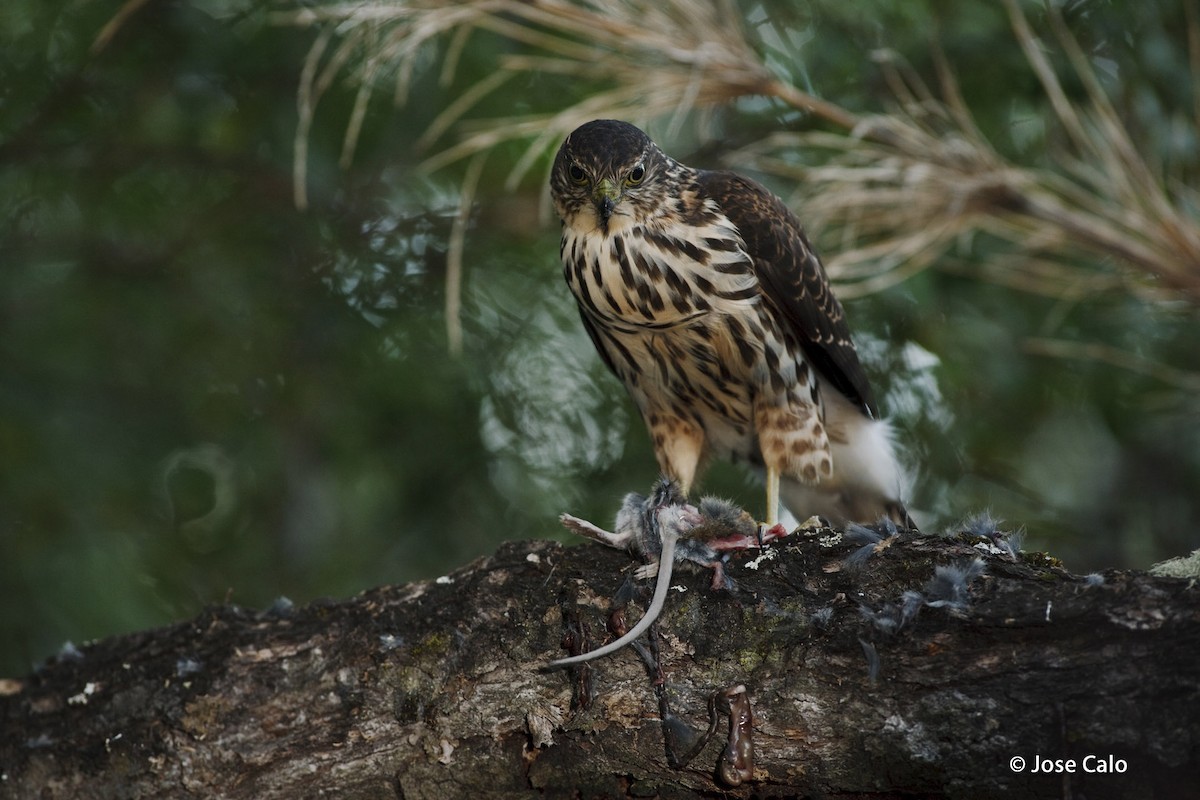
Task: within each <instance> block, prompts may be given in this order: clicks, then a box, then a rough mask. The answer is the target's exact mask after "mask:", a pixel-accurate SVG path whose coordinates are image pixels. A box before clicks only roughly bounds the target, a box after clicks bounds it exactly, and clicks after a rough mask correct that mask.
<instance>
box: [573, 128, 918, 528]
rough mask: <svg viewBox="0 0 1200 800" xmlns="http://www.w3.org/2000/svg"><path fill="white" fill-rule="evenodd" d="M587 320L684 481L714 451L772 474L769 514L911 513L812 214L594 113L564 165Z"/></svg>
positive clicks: (871, 516)
mask: <svg viewBox="0 0 1200 800" xmlns="http://www.w3.org/2000/svg"><path fill="white" fill-rule="evenodd" d="M550 189H551V193H552V194H553V198H554V205H555V208H556V210H557V211H558V215H559V217H560V218H561V219H562V242H561V245H560V251H559V252H560V256H561V258H562V264H563V273H564V275H565V277H566V280H567V284H568V285H569V286H570V288H571V291H572V292H573V293H574V295H575V299H576V300H577V301H578V304H579V312H580V316H581V317H582V318H583V325H584V327H585V328H586V329H587V332H588V334H589V335H590V336H591V339H592V342H593V343H594V344H595V346H596V350H597V351H599V353H600V356H601V358H603V359H604V363H605V364H607V365H608V367H609V368H610V369H611V370H612V371H613V372H614V373H615V374H616V375H617V377H618V378H620V379H621V381H622V382H623V383H624V384H625V388H626V389H627V390H628V391H629V394H630V395H631V396H632V397H633V400H634V402H635V403H636V405H637V407H638V410H639V411H640V412H641V415H642V418H643V420H644V421H645V423H646V427H647V428H648V429H649V432H650V436H651V438H652V441H653V444H654V452H655V455H656V456H657V458H658V462H659V466H660V467H661V469H662V471H663V472H664V473H665V474H666V475H667V476H669V477H671V478H674V479H675V480H677V481H678V482H679V484H680V486H681V487H682V488H683V490H684V492H687V491H688V490H689V488H690V487H691V485H692V483H693V481H694V480H695V479H696V477H697V472H698V471H699V470H700V469H701V468H702V467H703V465H704V464H705V463H706V461H707V460H709V459H711V458H721V459H729V460H732V461H735V462H740V463H748V464H751V465H754V466H757V467H760V468H761V469H763V470H764V471H765V473H766V493H767V498H766V521H767V523H768V524H774V523H775V522H776V521H777V519H778V513H779V503H780V500H781V497H782V501H783V503H784V504H785V505H786V506H787V507H788V508H789V509H790V510H791V511H792V513H793V514H795V515H796V516H797V517H799V518H800V519H805V518H807V517H808V516H809V515H812V514H819V515H821V516H824V517H827V518H829V519H832V520H834V521H836V522H839V523H845V522H848V521H859V522H874V521H875V520H876V519H878V518H879V517H880V516H882V515H887V516H889V517H892V518H894V519H896V520H897V521H899V522H904V523H908V522H909V520H908V516H907V514H906V512H905V511H904V506H903V504H902V503H901V501H900V490H901V482H902V481H901V470H900V467H899V464H898V462H897V459H896V455H895V450H894V447H893V444H892V436H891V430H890V427H889V426H888V424H887V423H886V422H885V421H883V420H881V419H880V418H879V414H878V410H877V408H876V405H875V400H874V398H873V396H872V394H871V387H870V385H869V384H868V382H867V377H866V375H865V374H864V373H863V369H862V365H861V364H860V363H859V360H858V353H857V351H856V350H855V348H854V344H853V342H852V341H851V339H850V331H849V328H848V327H847V325H846V319H845V315H844V313H843V311H842V306H841V304H840V303H839V302H838V301H837V298H835V297H834V296H833V294H832V292H831V290H830V287H829V280H828V278H827V277H826V275H825V269H824V267H823V266H822V265H821V262H820V260H819V259H818V258H817V256H816V254H815V253H814V252H813V248H812V246H811V245H810V244H809V242H808V239H807V238H806V237H805V235H804V231H803V229H802V228H801V225H800V222H799V220H798V219H797V218H796V216H795V215H794V214H793V213H792V212H791V211H790V210H789V209H788V208H787V206H786V205H784V203H783V201H782V200H780V199H779V198H778V197H776V196H775V195H773V194H771V192H769V191H768V190H767V189H766V188H764V187H763V186H762V185H760V184H758V183H756V182H754V181H752V180H750V179H748V178H745V177H742V176H741V175H737V174H735V173H732V172H724V171H708V170H697V169H692V168H690V167H687V166H685V165H683V164H680V163H679V162H678V161H675V160H674V159H672V158H671V157H670V156H668V155H666V154H665V153H664V152H663V151H662V150H661V149H660V148H659V147H658V146H657V145H656V144H655V143H654V142H653V141H651V140H650V137H648V136H647V135H646V134H645V133H643V132H642V131H641V130H639V129H638V128H636V127H634V126H633V125H630V124H628V123H626V122H620V121H617V120H595V121H592V122H589V123H587V124H585V125H582V126H580V127H579V128H577V129H575V131H573V132H572V133H571V134H570V135H569V136H568V137H567V138H566V140H565V141H564V142H563V144H562V146H561V147H560V148H559V151H558V155H557V156H556V158H555V161H554V168H553V171H552V173H551V177H550Z"/></svg>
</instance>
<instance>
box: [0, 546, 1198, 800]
mask: <svg viewBox="0 0 1200 800" xmlns="http://www.w3.org/2000/svg"><path fill="white" fill-rule="evenodd" d="M839 539H840V537H839V536H838V535H836V534H834V533H833V532H831V531H829V530H828V529H824V530H821V531H816V532H808V533H805V532H800V533H798V534H796V535H793V536H791V537H789V538H787V539H785V540H783V541H782V542H781V543H779V544H778V545H772V546H770V547H768V548H767V549H766V550H765V551H764V552H763V553H762V554H758V553H755V552H753V551H751V552H749V553H744V554H740V555H738V556H736V557H735V558H734V560H733V562H732V563H731V564H730V565H729V569H728V571H729V574H730V575H731V576H732V577H733V579H734V581H735V582H736V584H737V585H736V587H735V588H734V589H733V590H731V591H723V592H713V591H711V590H710V589H709V588H708V584H709V577H708V576H707V575H703V574H700V573H698V572H683V574H681V575H679V576H678V577H677V578H676V581H675V583H676V585H677V586H681V587H683V588H682V589H680V591H678V592H672V594H671V597H670V599H669V600H668V605H667V611H666V612H665V613H664V615H663V617H662V619H661V620H660V621H659V625H658V630H659V636H658V655H659V658H660V663H661V669H662V675H663V676H664V678H665V683H664V684H663V687H662V690H661V691H662V692H663V694H664V696H665V697H666V698H667V699H668V700H669V702H670V707H671V709H672V710H673V712H674V713H675V714H676V715H678V717H679V718H681V720H683V721H684V722H686V723H687V725H688V726H689V727H690V728H691V729H692V730H693V731H694V732H697V733H699V732H702V731H704V730H705V729H706V728H707V727H708V724H709V716H708V708H709V703H710V701H711V700H712V699H713V698H714V694H715V693H719V692H722V691H723V690H729V689H731V687H736V686H737V685H738V684H744V685H745V686H746V687H747V689H748V692H749V699H750V706H751V707H752V710H753V716H754V723H753V741H752V745H753V760H754V765H753V767H752V769H753V772H752V775H753V777H752V779H751V780H748V781H745V782H743V783H742V784H741V785H740V786H728V785H721V784H720V783H718V780H719V777H718V775H717V766H718V764H719V762H720V761H721V759H722V758H723V757H724V756H723V753H722V747H723V745H724V742H725V737H724V734H722V735H721V736H718V737H714V739H713V741H711V742H710V743H709V744H708V746H707V747H705V748H704V749H703V750H702V751H701V752H700V753H699V755H698V756H697V757H696V758H695V759H693V760H692V761H691V763H690V765H688V766H687V767H686V768H684V769H680V770H673V769H671V768H670V767H668V765H667V760H666V757H665V752H664V739H663V725H662V724H661V715H660V707H659V705H658V703H657V702H656V687H655V686H653V685H652V681H651V680H650V679H649V678H648V675H649V674H653V672H652V671H648V670H647V669H646V668H645V666H644V665H643V664H642V661H641V660H640V659H639V658H638V656H637V654H636V653H635V652H633V651H631V650H626V651H623V652H620V653H617V654H615V655H613V656H611V657H608V658H606V659H603V660H600V661H597V662H594V663H593V664H592V665H590V666H589V667H588V668H587V669H585V670H582V671H578V672H569V671H554V672H542V671H539V667H540V666H541V665H543V664H544V663H545V662H547V661H549V660H550V659H552V658H556V657H560V656H562V655H563V654H564V653H563V650H562V648H561V640H562V638H563V635H564V631H565V630H567V629H568V628H569V627H572V626H574V627H573V629H574V631H575V633H574V637H575V645H576V647H577V648H585V649H592V648H593V647H595V646H596V645H597V644H599V643H600V642H601V641H602V640H603V638H604V635H603V634H602V633H600V632H601V631H603V630H604V620H605V617H606V616H607V612H608V610H609V605H610V603H609V600H608V598H610V597H613V596H614V594H615V592H616V591H617V589H618V588H619V586H620V585H621V584H622V582H623V580H624V576H623V571H624V570H626V569H627V568H628V567H629V566H631V562H630V561H629V559H628V558H627V557H626V556H624V555H623V554H621V553H618V552H614V551H611V550H608V549H606V548H601V547H597V546H594V545H583V546H579V547H572V548H564V547H563V546H561V545H559V544H556V543H553V542H548V541H537V542H515V543H510V544H506V545H504V546H502V547H501V548H500V549H499V550H498V551H497V552H496V554H495V555H493V556H491V557H489V558H484V559H480V560H478V561H476V562H474V563H472V564H470V565H467V566H466V567H464V568H462V569H461V570H459V571H457V572H455V573H453V574H452V575H450V576H448V577H446V578H443V579H439V580H437V581H431V582H425V583H416V584H410V585H407V586H399V587H384V588H380V589H374V590H371V591H368V592H364V593H363V594H361V595H359V596H358V597H355V598H352V599H350V600H347V601H343V602H335V603H316V604H313V605H310V606H308V607H305V608H300V609H292V608H290V607H287V606H286V604H282V605H278V606H277V607H276V608H275V609H273V610H269V611H266V612H254V611H249V610H246V609H241V608H236V607H219V608H213V609H211V610H209V611H207V612H205V613H204V614H202V615H200V616H199V617H198V618H196V619H194V620H191V621H189V622H186V623H181V624H178V625H174V626H172V627H169V628H164V629H160V630H152V631H145V632H140V633H134V634H130V635H126V636H117V637H113V638H110V639H106V640H104V641H100V642H95V643H90V644H88V645H86V646H84V647H83V648H81V649H79V650H78V651H74V650H72V651H69V652H64V653H62V654H60V655H59V656H58V657H57V658H56V659H54V660H52V661H51V662H50V663H48V664H46V665H44V666H43V667H42V668H41V669H40V670H39V671H38V672H37V673H35V674H34V675H32V676H30V677H28V678H26V679H23V680H9V681H4V682H2V683H0V695H3V696H0V772H2V773H3V775H2V776H0V781H2V782H0V788H2V789H3V792H0V793H8V792H11V793H12V794H11V795H9V794H6V795H5V796H13V797H33V796H37V797H40V798H59V797H63V798H66V797H70V798H115V797H122V798H142V797H163V796H171V797H205V798H213V797H222V798H243V797H244V798H295V797H315V796H318V795H320V794H321V793H324V794H325V795H327V796H338V797H379V798H382V797H404V798H424V797H429V798H434V797H436V798H447V797H481V796H488V797H505V796H511V797H517V796H526V795H528V793H529V792H530V791H531V790H536V791H538V792H542V793H546V794H550V795H552V796H560V795H562V796H567V795H570V794H572V793H573V792H579V793H580V794H581V796H586V797H591V796H649V795H655V794H657V795H658V796H661V797H696V796H712V797H728V796H734V797H749V796H751V795H763V794H769V795H793V794H795V795H822V796H842V797H865V796H871V797H891V796H899V795H904V796H912V795H923V796H935V797H936V796H940V797H962V798H968V797H969V798H988V797H997V798H999V797H1014V796H1029V797H1062V796H1073V795H1079V796H1081V795H1083V794H1086V795H1087V796H1089V797H1112V798H1119V797H1139V798H1140V797H1152V796H1159V797H1180V796H1184V795H1185V794H1186V793H1187V791H1191V790H1192V789H1194V787H1195V786H1196V785H1197V784H1196V779H1197V776H1198V775H1200V742H1198V733H1197V732H1198V728H1197V726H1196V724H1195V720H1196V719H1197V718H1198V717H1200V713H1198V712H1200V660H1198V659H1197V658H1196V657H1195V654H1196V653H1197V652H1198V651H1200V601H1198V593H1197V590H1196V589H1195V588H1194V586H1193V584H1192V583H1191V582H1189V581H1187V580H1183V579H1170V578H1153V577H1150V576H1148V575H1145V574H1142V573H1130V572H1112V573H1107V574H1105V575H1104V576H1103V578H1101V577H1100V576H1089V578H1088V579H1083V578H1078V577H1075V576H1072V575H1069V574H1068V573H1066V572H1065V571H1064V570H1062V569H1061V568H1060V567H1059V566H1058V565H1057V563H1056V562H1055V561H1054V560H1053V559H1049V558H1047V557H1045V556H1042V555H1029V554H1021V555H1019V556H1017V557H1016V558H1015V559H1014V558H1013V557H1012V556H1011V555H1010V554H1008V553H1007V552H1006V550H1005V548H1004V547H1003V546H1002V547H999V548H997V547H996V546H995V544H996V540H995V539H994V538H993V539H988V538H986V537H975V536H972V535H970V534H966V533H964V534H961V535H959V536H957V537H954V538H950V539H945V538H938V537H921V536H917V535H914V534H905V535H902V536H899V537H894V538H880V539H879V540H878V541H876V540H874V539H869V540H868V541H867V543H866V544H865V545H864V544H862V540H860V541H859V543H858V544H857V545H851V544H848V543H844V542H841V541H840V540H839ZM977 557H978V558H982V559H983V561H982V563H981V564H980V565H979V566H982V567H983V568H984V569H983V572H982V574H981V575H979V576H978V577H975V574H976V572H977V570H976V569H975V568H972V567H970V565H971V564H972V563H973V560H974V559H975V558H977ZM939 565H941V566H942V567H943V569H942V570H941V571H940V572H939V571H938V566H939ZM947 565H950V568H949V569H946V566H947ZM955 565H957V567H956V566H955ZM905 592H910V593H911V594H909V595H906V594H905ZM588 632H590V634H589V633H588ZM583 638H586V639H587V640H586V641H583V640H582V639H583ZM872 673H874V675H875V677H874V679H872ZM731 696H733V695H731V694H729V693H728V692H726V693H725V694H723V695H719V698H725V699H724V700H723V702H724V703H725V708H726V709H727V711H728V713H729V714H730V715H733V716H735V717H736V716H737V712H736V711H735V710H734V708H733V706H734V703H733V701H731V700H729V698H730V697H731ZM719 698H718V699H719ZM585 701H586V702H585ZM585 706H586V707H585ZM741 712H742V722H743V729H744V728H745V725H744V724H745V722H746V721H747V720H746V717H745V709H744V708H742V709H741ZM718 721H719V722H720V725H721V727H720V730H721V731H724V730H726V729H727V728H728V727H729V726H728V723H727V722H725V720H724V718H721V719H720V720H718ZM740 741H741V744H742V745H744V746H748V745H750V744H751V742H750V740H749V738H748V737H747V736H745V735H743V736H742V738H741V740H740ZM1089 756H1090V757H1093V758H1092V759H1091V760H1090V761H1088V762H1086V763H1085V761H1084V759H1085V758H1088V757H1089ZM1014 757H1021V758H1024V759H1025V761H1026V766H1025V768H1024V769H1023V770H1020V771H1014V770H1013V769H1012V768H1011V767H1010V759H1013V758H1014ZM1035 758H1041V759H1059V760H1063V761H1064V762H1065V761H1066V760H1068V759H1070V760H1073V761H1074V764H1075V767H1074V768H1075V771H1074V772H1073V773H1072V772H1062V773H1051V774H1048V775H1047V774H1044V773H1038V774H1031V773H1030V769H1031V768H1032V766H1033V764H1034V761H1035ZM1097 759H1099V760H1097ZM1101 764H1103V765H1104V766H1109V765H1111V766H1112V767H1114V768H1120V767H1122V766H1123V771H1122V772H1107V773H1105V772H1086V771H1085V767H1090V768H1091V769H1093V770H1094V769H1095V768H1096V767H1097V766H1098V765H1101ZM1064 767H1065V763H1064ZM1185 787H1186V788H1185Z"/></svg>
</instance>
